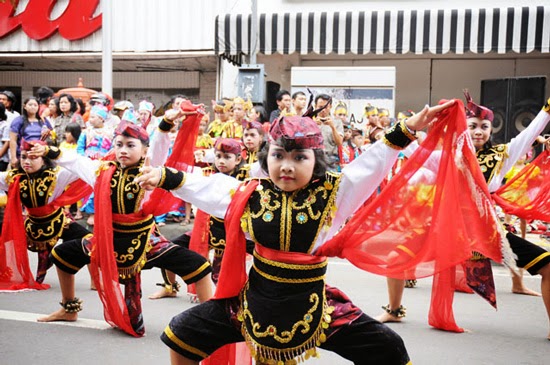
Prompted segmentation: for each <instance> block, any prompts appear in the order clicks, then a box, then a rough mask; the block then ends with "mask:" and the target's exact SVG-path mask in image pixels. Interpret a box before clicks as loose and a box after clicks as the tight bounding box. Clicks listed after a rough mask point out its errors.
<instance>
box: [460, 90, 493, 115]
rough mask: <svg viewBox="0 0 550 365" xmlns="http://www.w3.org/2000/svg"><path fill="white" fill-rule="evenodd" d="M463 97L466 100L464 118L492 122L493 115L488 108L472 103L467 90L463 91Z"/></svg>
mask: <svg viewBox="0 0 550 365" xmlns="http://www.w3.org/2000/svg"><path fill="white" fill-rule="evenodd" d="M464 97H465V98H466V102H467V103H468V104H467V105H466V118H479V119H481V120H488V121H490V122H493V119H494V118H495V117H494V114H493V111H492V110H491V109H489V108H486V107H484V106H482V105H478V104H476V103H474V101H473V100H472V97H471V96H470V93H469V92H468V90H464Z"/></svg>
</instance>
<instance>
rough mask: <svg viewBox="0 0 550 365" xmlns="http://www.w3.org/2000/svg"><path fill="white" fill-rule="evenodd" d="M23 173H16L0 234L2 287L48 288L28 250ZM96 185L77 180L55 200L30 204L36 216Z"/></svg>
mask: <svg viewBox="0 0 550 365" xmlns="http://www.w3.org/2000/svg"><path fill="white" fill-rule="evenodd" d="M20 180H21V175H18V176H16V177H15V178H14V179H13V182H12V183H11V184H10V187H9V189H8V204H7V206H6V209H5V212H4V222H3V223H2V237H1V238H0V291H17V290H24V289H38V290H43V289H48V288H49V287H50V286H49V285H48V284H39V283H37V282H36V281H35V280H34V276H33V274H32V273H31V270H30V266H29V257H28V254H27V236H26V234H25V227H24V222H23V209H22V204H21V195H20V190H19V182H20ZM91 191H92V188H91V187H90V186H88V185H86V184H85V183H84V181H82V180H80V179H79V180H77V181H75V182H73V183H71V184H70V185H69V187H68V188H67V189H66V190H65V191H64V192H63V193H62V194H61V195H60V196H58V197H57V198H56V199H54V200H53V201H52V202H50V203H48V204H46V205H44V206H41V207H37V208H27V210H28V211H29V213H31V214H32V215H33V216H38V217H40V216H46V215H48V214H51V213H53V212H54V211H55V210H57V209H59V207H63V206H66V205H71V204H73V203H75V202H77V201H78V200H79V199H82V198H83V197H85V196H87V195H89V194H90V193H91Z"/></svg>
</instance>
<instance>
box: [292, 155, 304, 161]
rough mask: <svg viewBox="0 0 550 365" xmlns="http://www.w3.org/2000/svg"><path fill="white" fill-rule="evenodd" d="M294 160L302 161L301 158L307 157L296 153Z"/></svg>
mask: <svg viewBox="0 0 550 365" xmlns="http://www.w3.org/2000/svg"><path fill="white" fill-rule="evenodd" d="M295 160H296V161H303V160H307V157H306V156H304V155H296V157H295Z"/></svg>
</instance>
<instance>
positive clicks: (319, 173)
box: [258, 138, 330, 180]
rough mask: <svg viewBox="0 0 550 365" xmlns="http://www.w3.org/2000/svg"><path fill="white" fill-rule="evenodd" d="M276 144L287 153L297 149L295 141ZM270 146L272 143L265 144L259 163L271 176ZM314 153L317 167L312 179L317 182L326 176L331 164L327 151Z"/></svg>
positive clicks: (281, 140) (315, 151) (280, 140)
mask: <svg viewBox="0 0 550 365" xmlns="http://www.w3.org/2000/svg"><path fill="white" fill-rule="evenodd" d="M276 144H277V145H280V146H282V147H283V148H284V149H285V151H288V152H290V151H292V150H293V149H296V146H295V144H294V141H292V140H290V139H284V138H279V140H278V141H277V143H276ZM269 145H270V143H265V144H264V146H263V148H262V149H261V150H260V152H259V153H258V162H259V163H260V167H261V168H262V170H263V171H264V172H265V173H266V174H269V172H268V171H269V170H268V167H267V155H268V153H269ZM312 151H313V155H314V156H315V165H314V167H313V176H312V177H311V180H315V179H320V178H322V177H324V176H325V174H326V173H327V169H328V167H329V165H330V164H329V162H328V160H327V155H326V154H325V151H324V150H323V149H314V150H312Z"/></svg>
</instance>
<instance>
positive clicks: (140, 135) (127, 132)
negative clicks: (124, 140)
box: [115, 120, 149, 144]
mask: <svg viewBox="0 0 550 365" xmlns="http://www.w3.org/2000/svg"><path fill="white" fill-rule="evenodd" d="M115 136H124V137H131V138H137V139H139V140H140V141H141V142H143V144H148V143H149V134H147V131H146V130H145V129H143V128H142V127H141V126H139V125H137V124H134V123H130V122H127V121H125V120H123V121H121V122H120V123H119V125H118V127H117V129H116V130H115Z"/></svg>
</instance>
